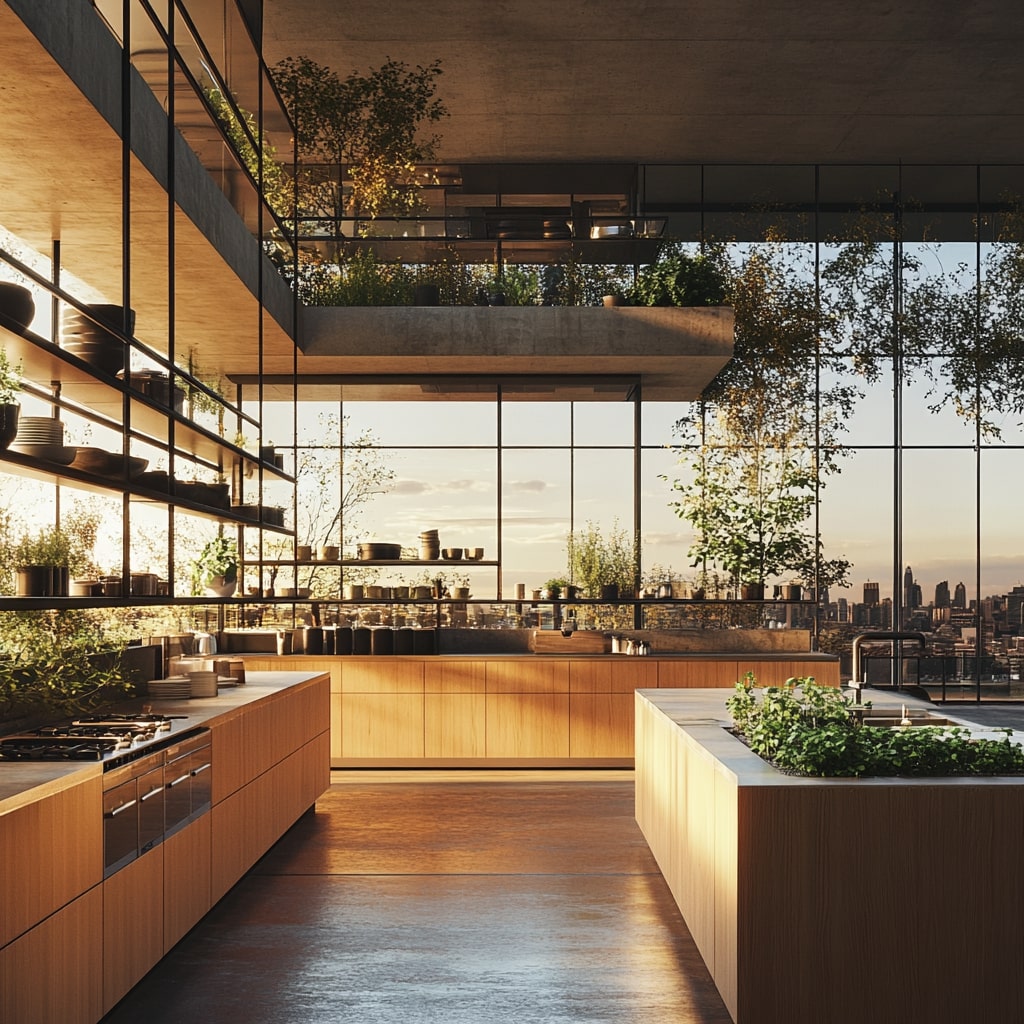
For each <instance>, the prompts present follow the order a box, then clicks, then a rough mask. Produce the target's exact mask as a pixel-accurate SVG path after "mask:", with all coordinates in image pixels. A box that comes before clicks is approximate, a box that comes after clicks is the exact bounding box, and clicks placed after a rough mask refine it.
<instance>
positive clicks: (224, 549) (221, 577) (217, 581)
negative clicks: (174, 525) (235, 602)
mask: <svg viewBox="0 0 1024 1024" xmlns="http://www.w3.org/2000/svg"><path fill="white" fill-rule="evenodd" d="M236 586H238V545H237V544H236V543H235V542H234V541H233V540H231V539H230V538H228V537H225V536H223V535H221V536H219V537H214V538H213V540H211V541H210V542H209V543H208V544H206V545H205V546H204V547H203V550H202V551H201V552H200V553H199V557H198V558H197V559H196V560H195V561H194V562H193V563H192V593H193V594H202V593H205V594H208V595H210V596H211V597H230V596H231V595H232V594H233V593H234V592H235V587H236Z"/></svg>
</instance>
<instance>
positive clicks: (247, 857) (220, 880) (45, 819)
mask: <svg viewBox="0 0 1024 1024" xmlns="http://www.w3.org/2000/svg"><path fill="white" fill-rule="evenodd" d="M291 667H294V666H291ZM304 675H305V676H306V678H305V680H304V681H301V682H297V683H296V684H295V685H291V686H284V687H281V688H280V689H274V690H270V689H268V692H267V694H266V696H262V697H260V699H259V700H256V701H254V702H252V703H249V704H245V705H243V706H240V707H238V708H237V709H235V710H232V711H229V712H227V713H225V714H223V715H221V716H219V717H213V718H211V719H210V720H209V721H208V722H207V724H208V725H209V726H210V729H211V733H212V745H213V751H214V753H213V772H214V779H213V803H212V807H211V810H210V811H209V812H208V813H206V814H204V815H202V816H201V817H199V818H197V819H196V820H195V821H193V822H192V823H191V824H189V825H188V826H187V827H185V828H183V829H181V830H180V831H178V832H175V833H174V834H173V835H171V836H169V837H168V838H167V839H166V840H165V841H164V842H163V843H161V844H160V845H159V846H156V847H154V848H153V849H152V850H150V851H149V852H147V853H145V854H144V855H143V856H141V857H139V858H138V859H137V860H135V861H133V862H132V863H130V864H129V865H127V867H125V868H122V869H121V870H120V871H118V872H116V873H114V874H112V875H110V876H109V877H108V878H106V879H103V877H102V874H103V838H102V832H101V829H100V822H101V809H102V804H101V786H100V778H99V776H98V775H94V776H92V777H91V778H89V779H87V780H86V781H85V782H84V783H82V784H72V785H69V786H68V787H67V788H64V789H62V790H60V791H59V792H57V793H54V794H50V795H45V796H43V797H42V798H40V799H39V800H36V801H32V800H25V801H24V802H23V803H22V805H21V806H19V807H18V808H16V809H14V810H12V811H11V812H10V813H7V814H0V857H2V859H0V863H2V864H3V865H4V871H3V872H2V873H0V1022H2V1024H95V1022H96V1021H98V1020H99V1019H100V1018H101V1017H102V1016H103V1015H104V1014H105V1013H107V1012H109V1010H110V1009H111V1008H112V1007H113V1006H114V1005H115V1004H116V1003H117V1002H118V1001H119V1000H120V999H121V998H123V997H124V995H125V994H126V993H127V992H128V991H129V990H130V989H131V988H132V986H133V985H135V984H136V983H137V982H138V981H139V980H140V979H141V978H142V977H143V976H144V975H145V974H146V973H147V972H148V971H149V970H150V969H151V968H152V967H153V966H154V965H155V964H156V963H157V962H158V961H159V960H160V958H161V957H162V956H163V955H164V954H165V953H167V952H168V951H169V950H170V949H171V947H172V946H173V945H174V944H175V943H176V942H178V941H179V939H181V938H182V936H184V935H185V933H186V932H188V930H189V929H190V928H192V926H193V925H195V924H196V923H197V922H198V921H199V920H200V919H201V918H202V917H203V915H204V914H206V912H207V911H208V910H209V909H210V908H211V907H212V906H213V904H214V903H216V902H217V900H219V899H220V898H221V896H223V895H224V894H225V893H226V892H227V891H228V890H229V889H230V888H231V887H232V886H233V885H234V884H235V882H237V881H238V880H239V879H240V878H241V877H242V875H244V874H245V872H246V871H247V870H248V869H249V868H250V867H252V865H253V864H255V862H256V861H257V860H258V859H259V858H260V857H261V856H262V855H263V854H264V853H265V852H266V851H267V850H268V849H269V848H270V847H271V846H272V845H273V844H274V843H275V842H276V841H277V839H279V838H280V836H281V835H282V834H283V833H284V832H285V831H287V829H288V828H289V827H290V826H291V825H292V824H294V822H295V821H296V820H297V819H298V818H299V817H300V816H301V815H302V814H303V813H304V812H305V811H306V810H307V809H308V808H310V807H311V806H312V805H313V804H314V803H315V801H316V799H317V797H319V796H320V795H321V794H322V793H323V792H324V791H325V790H326V789H327V788H328V786H329V785H330V680H329V677H328V676H327V675H325V674H314V673H309V672H307V673H304ZM250 692H255V687H253V688H252V689H251V691H250ZM61 822H64V823H66V822H72V823H75V822H77V823H79V824H81V827H82V831H81V832H79V833H70V832H69V831H68V830H67V829H66V828H63V827H60V828H58V827H57V825H58V824H59V823H61ZM71 835H73V837H74V841H71V840H70V839H69V838H68V837H69V836H71ZM55 836H56V837H62V838H58V839H55V838H54V837H55ZM8 867H10V870H7V868H8Z"/></svg>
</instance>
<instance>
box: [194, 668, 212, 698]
mask: <svg viewBox="0 0 1024 1024" xmlns="http://www.w3.org/2000/svg"><path fill="white" fill-rule="evenodd" d="M188 677H189V679H190V681H191V683H190V685H191V689H192V694H191V695H192V696H193V697H216V696H217V673H216V672H208V671H205V670H203V671H200V672H189V674H188Z"/></svg>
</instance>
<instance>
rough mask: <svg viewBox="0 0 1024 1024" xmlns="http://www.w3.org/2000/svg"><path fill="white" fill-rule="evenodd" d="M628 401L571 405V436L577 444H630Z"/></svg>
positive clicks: (631, 441)
mask: <svg viewBox="0 0 1024 1024" xmlns="http://www.w3.org/2000/svg"><path fill="white" fill-rule="evenodd" d="M634 408H635V407H634V405H633V403H632V402H575V403H574V404H573V407H572V418H573V422H572V436H573V440H574V443H575V444H577V445H619V446H630V447H631V446H632V444H633V412H634Z"/></svg>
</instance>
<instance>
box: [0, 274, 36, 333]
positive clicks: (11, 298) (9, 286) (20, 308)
mask: <svg viewBox="0 0 1024 1024" xmlns="http://www.w3.org/2000/svg"><path fill="white" fill-rule="evenodd" d="M35 314H36V303H35V299H33V298H32V293H31V292H30V291H29V290H28V289H27V288H25V287H23V286H22V285H20V284H15V283H14V282H13V281H0V325H2V326H4V327H6V328H7V329H8V330H9V331H14V333H15V334H24V333H25V332H26V331H27V330H28V325H29V324H30V323H32V318H33V317H34V316H35Z"/></svg>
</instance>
